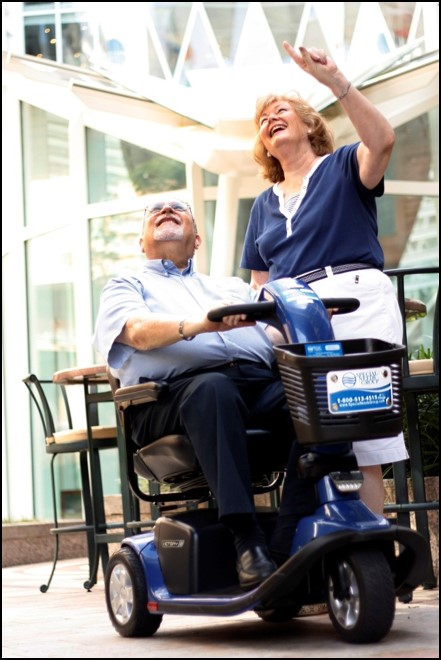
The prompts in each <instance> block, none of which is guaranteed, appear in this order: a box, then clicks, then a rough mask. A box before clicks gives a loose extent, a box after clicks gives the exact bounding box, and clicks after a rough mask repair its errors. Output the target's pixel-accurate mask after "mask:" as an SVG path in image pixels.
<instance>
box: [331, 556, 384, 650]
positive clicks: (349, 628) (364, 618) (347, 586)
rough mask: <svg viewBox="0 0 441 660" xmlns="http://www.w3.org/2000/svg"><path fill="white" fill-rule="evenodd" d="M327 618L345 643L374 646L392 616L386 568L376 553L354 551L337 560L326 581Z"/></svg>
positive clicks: (382, 635) (382, 634)
mask: <svg viewBox="0 0 441 660" xmlns="http://www.w3.org/2000/svg"><path fill="white" fill-rule="evenodd" d="M328 587H329V589H328V609H329V616H330V618H331V621H332V624H333V626H334V628H335V629H336V631H337V632H338V633H339V634H340V635H341V637H343V639H344V640H345V641H347V642H352V643H353V644H367V643H371V642H378V641H379V640H380V639H382V638H383V637H384V636H385V635H387V633H388V632H389V630H390V628H391V626H392V623H393V620H394V616H395V589H394V582H393V577H392V573H391V570H390V566H389V564H388V562H387V560H386V558H385V557H384V555H383V553H382V552H380V551H378V550H364V549H358V550H354V551H352V552H350V553H347V554H346V555H345V556H344V557H340V558H337V560H336V564H335V565H334V566H333V567H332V568H331V569H330V573H329V578H328Z"/></svg>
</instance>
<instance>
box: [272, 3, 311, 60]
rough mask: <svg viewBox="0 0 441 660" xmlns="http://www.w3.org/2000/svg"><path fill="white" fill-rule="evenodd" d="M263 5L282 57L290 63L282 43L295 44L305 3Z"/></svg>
mask: <svg viewBox="0 0 441 660" xmlns="http://www.w3.org/2000/svg"><path fill="white" fill-rule="evenodd" d="M261 4H262V8H263V11H264V12H265V16H266V20H267V21H268V24H269V26H270V28H271V32H272V33H273V36H274V41H275V42H276V44H277V48H278V49H279V53H280V55H281V56H282V59H283V61H284V62H290V61H291V58H290V57H289V55H287V53H286V51H285V49H284V48H283V46H282V43H283V42H284V41H289V43H290V44H293V43H294V42H295V38H296V35H297V32H298V30H299V25H300V19H301V17H302V13H303V10H304V8H305V3H304V2H262V3H261ZM310 43H314V42H310ZM314 45H315V43H314Z"/></svg>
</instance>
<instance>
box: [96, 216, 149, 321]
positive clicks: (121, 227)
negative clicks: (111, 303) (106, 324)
mask: <svg viewBox="0 0 441 660" xmlns="http://www.w3.org/2000/svg"><path fill="white" fill-rule="evenodd" d="M142 222H143V211H139V212H137V213H124V214H120V215H107V216H103V217H100V218H92V219H91V220H90V254H91V268H92V304H93V313H94V318H95V317H96V314H97V312H98V306H99V299H100V295H101V291H102V289H103V287H104V285H105V284H106V282H107V281H108V280H109V279H110V278H111V277H113V276H114V275H116V274H117V273H119V272H120V271H121V270H122V269H123V268H129V269H133V270H139V269H140V267H141V266H142V264H143V263H144V259H145V257H144V255H143V254H142V252H141V249H140V247H139V242H138V241H139V237H140V235H141V229H142Z"/></svg>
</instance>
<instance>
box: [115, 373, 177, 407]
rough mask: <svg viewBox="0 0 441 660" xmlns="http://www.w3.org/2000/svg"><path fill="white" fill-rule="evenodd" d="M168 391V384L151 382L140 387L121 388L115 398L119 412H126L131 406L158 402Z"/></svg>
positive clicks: (116, 392)
mask: <svg viewBox="0 0 441 660" xmlns="http://www.w3.org/2000/svg"><path fill="white" fill-rule="evenodd" d="M167 390H168V385H167V383H161V382H156V381H153V380H150V381H148V382H147V383H140V384H139V385H128V386H127V387H119V388H118V389H117V390H115V393H114V395H113V398H114V400H115V403H116V405H117V406H118V408H119V410H125V409H126V408H128V407H129V406H137V405H139V404H140V403H152V402H153V401H157V400H158V399H159V397H160V396H161V395H162V394H164V393H165V392H167Z"/></svg>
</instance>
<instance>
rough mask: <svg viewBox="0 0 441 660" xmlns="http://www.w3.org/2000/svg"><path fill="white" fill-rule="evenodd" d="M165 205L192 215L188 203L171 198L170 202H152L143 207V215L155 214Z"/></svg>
mask: <svg viewBox="0 0 441 660" xmlns="http://www.w3.org/2000/svg"><path fill="white" fill-rule="evenodd" d="M166 206H168V207H170V208H171V209H173V210H174V211H178V212H179V213H190V215H192V213H191V207H190V205H189V204H186V202H181V201H180V200H177V199H176V200H172V201H171V202H154V203H153V204H150V205H149V206H146V207H145V209H144V215H156V213H160V212H161V211H162V209H165V207H166Z"/></svg>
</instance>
